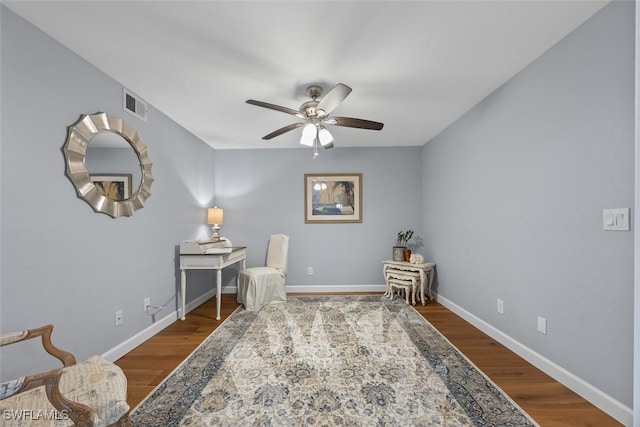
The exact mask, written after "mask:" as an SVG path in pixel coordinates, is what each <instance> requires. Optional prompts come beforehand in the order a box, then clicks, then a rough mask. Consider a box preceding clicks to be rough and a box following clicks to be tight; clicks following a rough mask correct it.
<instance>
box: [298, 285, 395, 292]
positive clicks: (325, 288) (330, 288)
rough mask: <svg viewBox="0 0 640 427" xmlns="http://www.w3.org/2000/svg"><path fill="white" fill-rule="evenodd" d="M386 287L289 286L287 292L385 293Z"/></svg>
mask: <svg viewBox="0 0 640 427" xmlns="http://www.w3.org/2000/svg"><path fill="white" fill-rule="evenodd" d="M386 289H387V287H386V286H385V285H287V292H309V293H323V292H335V293H345V292H384V291H385V290H386Z"/></svg>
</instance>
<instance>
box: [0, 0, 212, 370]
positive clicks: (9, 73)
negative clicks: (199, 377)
mask: <svg viewBox="0 0 640 427" xmlns="http://www.w3.org/2000/svg"><path fill="white" fill-rule="evenodd" d="M1 14H2V22H1V24H2V35H1V36H2V46H1V48H2V58H1V59H2V80H1V84H2V105H1V108H2V130H1V138H2V139H1V149H2V151H1V154H2V157H1V168H0V169H1V170H0V179H1V181H0V182H1V197H2V199H1V210H0V214H1V219H2V221H1V225H0V227H1V228H0V232H1V236H2V238H1V242H0V250H1V255H2V256H1V265H0V270H1V271H0V292H1V293H0V311H1V313H0V323H1V324H0V330H1V331H3V332H8V331H14V330H22V329H26V328H29V327H35V326H40V325H42V324H46V323H52V324H54V325H55V331H54V338H55V342H56V343H57V344H58V345H59V346H60V347H62V348H65V349H68V350H70V351H72V352H73V353H75V354H76V356H77V357H78V359H85V358H86V357H88V356H90V355H92V354H101V353H103V352H106V351H107V350H110V349H112V348H113V347H115V346H117V345H118V344H120V343H122V342H124V341H125V340H126V339H128V338H130V337H131V336H133V335H135V334H136V333H138V332H140V331H141V330H143V329H144V328H146V327H148V326H150V325H151V324H152V322H153V319H152V318H151V317H149V316H147V315H145V314H144V313H143V299H144V298H145V297H147V296H148V297H151V298H152V304H153V305H160V304H161V303H163V302H166V301H167V300H169V299H170V298H171V297H172V296H173V295H174V294H175V292H176V284H177V280H176V264H175V252H176V245H177V243H178V242H179V241H180V240H182V239H188V238H195V237H198V232H200V231H201V232H206V231H207V230H206V228H205V226H204V222H205V221H204V215H205V213H204V209H203V208H202V206H207V205H209V204H211V202H212V201H213V196H214V185H215V183H214V175H213V164H214V160H215V156H214V153H215V151H214V150H212V149H211V148H210V147H208V146H207V145H205V144H204V143H202V142H201V141H200V140H198V139H197V138H195V137H194V136H193V135H191V134H190V133H188V132H186V131H185V130H184V129H183V128H181V127H179V126H178V125H176V124H175V123H174V122H172V121H171V120H169V119H168V118H167V117H166V116H164V115H163V114H162V113H161V112H160V111H158V110H156V109H154V108H153V107H151V108H150V111H149V115H148V121H147V122H143V121H141V120H139V119H137V118H136V117H134V116H131V115H129V114H127V113H126V112H125V111H123V109H122V86H121V85H120V84H118V83H117V82H115V81H113V80H112V79H110V78H109V77H107V76H106V75H104V74H103V73H102V72H100V71H98V70H97V69H95V68H94V67H93V66H91V65H89V64H88V63H86V62H85V61H83V60H81V59H80V58H79V57H77V56H76V55H75V54H74V53H72V52H71V51H69V50H67V49H66V48H64V47H62V46H61V45H60V44H58V43H57V42H55V41H53V40H52V39H51V38H49V37H48V36H46V35H44V34H43V33H42V32H40V31H39V30H37V29H35V28H34V27H33V26H31V25H30V24H28V23H26V22H25V21H24V20H22V19H21V18H19V17H17V16H16V15H15V14H13V13H12V12H11V11H9V10H8V9H6V8H5V7H2V8H1ZM97 111H104V112H106V113H108V114H112V115H114V116H117V117H121V118H123V119H124V120H125V121H126V122H127V123H129V124H130V125H131V126H133V127H135V128H137V130H138V133H139V135H140V139H141V140H142V142H143V143H144V144H146V145H147V147H148V149H149V156H150V158H151V160H152V161H153V162H154V163H153V169H152V172H153V175H154V177H155V182H154V183H153V185H152V186H151V197H150V198H149V199H148V200H147V203H146V206H145V208H144V209H142V210H139V211H137V212H136V213H135V214H134V215H133V216H132V217H130V218H118V219H112V218H110V217H108V216H106V215H103V214H97V213H94V212H93V210H92V209H91V207H90V206H89V205H88V204H86V203H85V202H83V201H82V200H80V199H78V198H77V197H76V192H75V190H74V189H73V187H72V185H71V182H70V181H69V180H68V179H67V178H66V176H65V174H64V171H65V166H64V158H63V155H62V151H61V147H62V145H63V144H64V141H65V139H66V136H67V126H69V125H71V124H72V123H74V122H76V121H77V120H78V118H79V117H80V115H81V114H93V113H95V112H97ZM199 227H200V228H199ZM206 280H209V281H210V280H212V276H211V277H209V278H208V279H205V278H202V279H201V280H200V278H194V280H193V281H191V283H190V292H189V299H192V298H193V297H194V296H197V295H200V294H202V293H204V292H205V290H206V289H207V288H209V287H210V284H208V283H210V282H208V283H207V282H206ZM175 308H176V306H175V300H172V301H169V307H167V309H165V310H164V311H162V312H160V313H158V315H157V318H161V317H163V316H165V315H167V314H168V313H171V312H172V311H173V310H175ZM116 310H123V312H124V324H123V325H122V326H120V327H117V328H115V327H114V326H113V316H114V312H115V311H116ZM15 347H20V346H11V347H9V350H7V349H6V348H5V349H4V350H3V351H2V353H0V355H1V356H2V361H1V364H2V378H3V379H7V378H13V377H17V376H18V375H20V374H26V373H33V372H37V371H40V370H43V367H46V366H51V367H53V366H56V365H57V363H56V362H55V361H54V360H52V358H50V357H45V356H42V357H41V358H40V359H38V358H36V359H34V357H33V356H34V352H31V354H30V355H29V357H26V356H25V355H26V354H27V353H29V352H30V347H29V346H26V347H25V346H22V347H20V349H15ZM35 353H37V354H41V353H43V352H35Z"/></svg>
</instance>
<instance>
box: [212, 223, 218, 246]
mask: <svg viewBox="0 0 640 427" xmlns="http://www.w3.org/2000/svg"><path fill="white" fill-rule="evenodd" d="M211 230H213V234H212V235H211V240H212V241H214V242H219V241H220V226H219V225H217V224H215V225H214V226H213V227H211Z"/></svg>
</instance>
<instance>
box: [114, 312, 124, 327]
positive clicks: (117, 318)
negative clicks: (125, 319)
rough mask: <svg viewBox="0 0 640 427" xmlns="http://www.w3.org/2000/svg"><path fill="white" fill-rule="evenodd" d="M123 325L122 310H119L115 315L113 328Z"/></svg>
mask: <svg viewBox="0 0 640 427" xmlns="http://www.w3.org/2000/svg"><path fill="white" fill-rule="evenodd" d="M120 325H122V310H118V311H116V312H115V313H113V326H120Z"/></svg>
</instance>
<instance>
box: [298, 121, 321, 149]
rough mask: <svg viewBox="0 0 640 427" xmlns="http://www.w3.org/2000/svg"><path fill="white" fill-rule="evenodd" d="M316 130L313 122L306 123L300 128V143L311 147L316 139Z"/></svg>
mask: <svg viewBox="0 0 640 427" xmlns="http://www.w3.org/2000/svg"><path fill="white" fill-rule="evenodd" d="M317 132H318V130H317V129H316V126H315V125H314V124H313V123H307V124H306V125H304V127H303V128H302V137H301V138H300V144H302V145H306V146H307V147H313V141H314V140H315V139H316V134H317Z"/></svg>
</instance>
